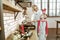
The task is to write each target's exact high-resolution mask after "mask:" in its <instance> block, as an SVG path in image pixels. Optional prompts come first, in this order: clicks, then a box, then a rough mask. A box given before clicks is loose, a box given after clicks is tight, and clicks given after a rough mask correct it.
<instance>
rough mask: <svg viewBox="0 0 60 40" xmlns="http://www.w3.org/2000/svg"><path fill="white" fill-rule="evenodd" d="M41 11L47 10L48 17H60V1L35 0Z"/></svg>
mask: <svg viewBox="0 0 60 40" xmlns="http://www.w3.org/2000/svg"><path fill="white" fill-rule="evenodd" d="M35 4H36V5H37V6H38V7H39V9H40V10H41V9H43V8H46V9H47V11H46V14H48V16H53V17H56V16H60V0H35Z"/></svg>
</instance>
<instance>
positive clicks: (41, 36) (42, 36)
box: [39, 22, 46, 40]
mask: <svg viewBox="0 0 60 40" xmlns="http://www.w3.org/2000/svg"><path fill="white" fill-rule="evenodd" d="M39 28H40V29H39V30H40V33H39V40H46V33H45V28H46V22H40V27H39Z"/></svg>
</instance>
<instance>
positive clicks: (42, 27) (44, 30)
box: [38, 9, 48, 40]
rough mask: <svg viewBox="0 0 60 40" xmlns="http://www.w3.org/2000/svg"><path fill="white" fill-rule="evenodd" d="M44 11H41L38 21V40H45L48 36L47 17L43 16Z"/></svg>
mask: <svg viewBox="0 0 60 40" xmlns="http://www.w3.org/2000/svg"><path fill="white" fill-rule="evenodd" d="M45 12H46V9H42V15H41V16H40V20H39V21H38V36H39V40H46V37H47V35H48V23H47V20H46V18H47V15H46V14H45Z"/></svg>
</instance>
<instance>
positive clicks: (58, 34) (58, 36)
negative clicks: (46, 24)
mask: <svg viewBox="0 0 60 40" xmlns="http://www.w3.org/2000/svg"><path fill="white" fill-rule="evenodd" d="M56 22H57V25H56V40H58V38H60V33H59V31H58V29H59V27H58V24H59V23H60V21H56Z"/></svg>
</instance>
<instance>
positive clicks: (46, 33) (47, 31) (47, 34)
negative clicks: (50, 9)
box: [46, 22, 48, 35]
mask: <svg viewBox="0 0 60 40" xmlns="http://www.w3.org/2000/svg"><path fill="white" fill-rule="evenodd" d="M46 34H47V35H48V22H46Z"/></svg>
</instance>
